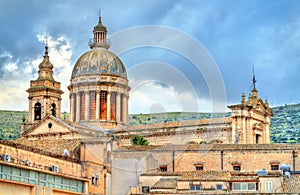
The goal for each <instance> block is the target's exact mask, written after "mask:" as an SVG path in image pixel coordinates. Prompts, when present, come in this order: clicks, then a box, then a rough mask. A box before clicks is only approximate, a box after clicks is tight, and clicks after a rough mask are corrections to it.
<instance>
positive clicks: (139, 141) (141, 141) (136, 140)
mask: <svg viewBox="0 0 300 195" xmlns="http://www.w3.org/2000/svg"><path fill="white" fill-rule="evenodd" d="M131 144H132V145H134V146H148V145H149V142H148V140H146V139H145V138H144V137H143V136H140V135H136V136H134V137H133V138H132V139H131Z"/></svg>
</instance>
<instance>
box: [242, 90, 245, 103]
mask: <svg viewBox="0 0 300 195" xmlns="http://www.w3.org/2000/svg"><path fill="white" fill-rule="evenodd" d="M241 103H242V104H245V103H246V102H245V93H244V92H243V93H242V102H241Z"/></svg>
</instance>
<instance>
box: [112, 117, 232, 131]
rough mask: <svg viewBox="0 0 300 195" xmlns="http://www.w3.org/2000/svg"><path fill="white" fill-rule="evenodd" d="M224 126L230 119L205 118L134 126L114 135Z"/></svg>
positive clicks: (229, 122)
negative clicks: (186, 127)
mask: <svg viewBox="0 0 300 195" xmlns="http://www.w3.org/2000/svg"><path fill="white" fill-rule="evenodd" d="M225 124H228V125H230V124H231V119H230V117H224V118H207V119H200V120H189V121H176V122H167V123H157V124H147V125H136V126H128V127H126V128H123V129H120V130H117V131H115V133H124V132H131V131H143V130H153V129H164V128H177V127H185V126H188V127H190V126H199V127H201V126H203V127H212V128H213V127H215V126H225Z"/></svg>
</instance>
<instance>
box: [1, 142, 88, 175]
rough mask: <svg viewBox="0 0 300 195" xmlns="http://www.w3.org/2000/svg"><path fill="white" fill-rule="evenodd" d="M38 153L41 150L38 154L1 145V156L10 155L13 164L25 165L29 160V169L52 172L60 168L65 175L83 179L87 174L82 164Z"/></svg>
mask: <svg viewBox="0 0 300 195" xmlns="http://www.w3.org/2000/svg"><path fill="white" fill-rule="evenodd" d="M38 152H39V150H37V151H36V152H35V151H28V150H25V149H20V148H16V147H13V146H8V145H3V144H0V155H2V154H9V155H10V157H11V163H14V164H19V165H25V161H26V160H29V162H30V164H29V167H32V168H37V169H41V170H45V171H50V168H51V167H52V166H58V167H59V172H60V173H63V174H65V175H70V176H74V177H83V176H84V174H85V173H84V172H83V170H82V168H81V164H79V163H76V162H72V161H68V160H64V159H59V158H55V157H51V156H47V155H42V154H40V153H38Z"/></svg>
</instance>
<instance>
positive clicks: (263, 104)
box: [253, 99, 268, 112]
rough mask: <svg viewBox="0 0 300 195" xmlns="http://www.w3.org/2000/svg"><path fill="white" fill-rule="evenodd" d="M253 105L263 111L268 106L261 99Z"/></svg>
mask: <svg viewBox="0 0 300 195" xmlns="http://www.w3.org/2000/svg"><path fill="white" fill-rule="evenodd" d="M253 107H254V108H255V109H256V110H259V111H261V112H265V111H266V110H268V107H267V106H266V105H265V103H264V102H263V101H262V100H261V99H259V100H258V101H257V102H256V103H255V105H254V106H253Z"/></svg>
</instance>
